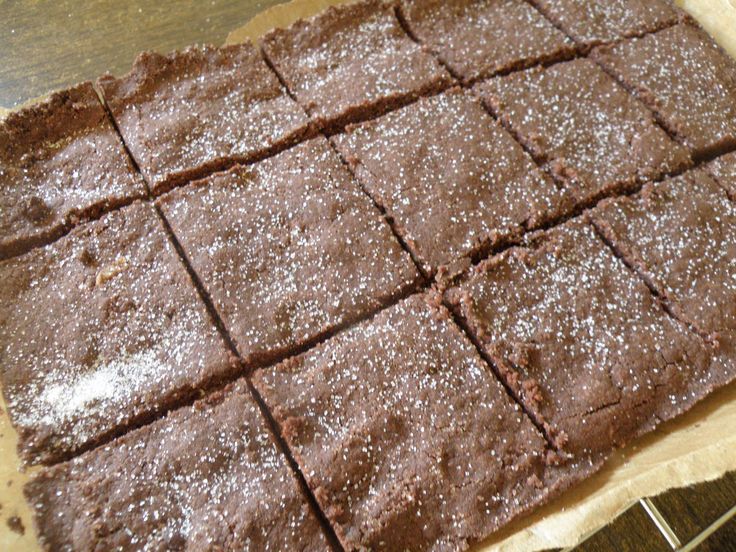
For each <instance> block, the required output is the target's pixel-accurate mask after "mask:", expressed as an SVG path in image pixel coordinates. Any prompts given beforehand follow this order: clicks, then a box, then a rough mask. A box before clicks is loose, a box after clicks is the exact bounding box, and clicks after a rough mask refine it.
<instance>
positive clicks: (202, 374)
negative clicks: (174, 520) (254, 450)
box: [0, 203, 230, 462]
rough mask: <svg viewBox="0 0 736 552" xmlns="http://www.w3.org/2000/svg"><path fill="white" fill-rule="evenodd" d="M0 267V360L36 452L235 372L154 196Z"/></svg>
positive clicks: (78, 442) (90, 437)
mask: <svg viewBox="0 0 736 552" xmlns="http://www.w3.org/2000/svg"><path fill="white" fill-rule="evenodd" d="M121 258H124V259H125V262H124V263H120V259H121ZM0 270H1V271H2V274H3V279H4V280H6V281H8V282H10V285H8V286H6V287H5V288H4V289H3V303H4V304H6V305H8V306H9V309H8V310H6V311H4V312H3V316H4V324H3V325H2V327H0V338H1V340H0V341H1V342H2V343H3V348H2V350H1V351H0V362H1V363H2V365H3V367H4V385H5V393H6V398H7V401H8V405H9V409H10V413H11V416H12V419H13V422H14V424H15V425H16V427H18V428H19V430H20V432H21V435H22V440H21V451H22V454H23V456H24V457H25V458H26V460H29V461H33V462H36V461H38V460H43V461H49V460H52V459H58V458H59V457H62V458H63V457H66V456H68V455H70V454H72V453H74V452H75V451H77V450H79V449H80V448H82V447H85V446H88V445H90V444H93V443H94V442H96V441H97V440H98V439H100V438H102V437H103V436H105V435H107V434H108V433H109V432H114V431H116V430H118V429H119V428H120V427H125V425H126V424H129V423H131V422H132V421H134V420H136V419H137V418H138V417H140V416H144V415H148V414H155V413H156V412H158V411H160V409H161V408H163V407H165V406H166V405H167V404H169V403H170V402H171V401H172V398H173V397H175V396H177V395H178V394H180V393H182V392H187V390H188V389H192V388H195V387H196V386H197V385H199V384H201V383H202V382H205V381H207V379H208V378H211V377H214V376H217V375H218V374H222V373H226V372H227V371H229V370H230V367H229V361H228V358H227V353H226V350H225V347H224V344H223V342H222V340H221V338H220V336H219V335H218V333H217V331H216V330H215V328H214V326H213V325H212V323H211V322H210V320H209V319H208V316H207V314H206V311H205V309H204V306H203V305H201V304H200V302H199V297H198V296H197V294H196V291H195V289H194V286H193V285H192V283H191V281H190V280H189V276H188V275H187V273H186V271H185V269H184V267H183V266H182V265H181V263H180V261H179V259H178V258H177V256H176V253H175V251H174V249H173V247H172V246H171V244H170V243H169V242H168V238H167V237H166V236H165V234H164V231H163V228H162V227H161V226H160V222H159V221H158V217H157V216H156V213H155V211H154V210H153V209H152V208H151V207H150V206H148V205H145V204H142V203H136V204H134V205H132V206H130V207H126V208H124V209H122V210H120V211H115V212H113V213H111V214H109V215H107V216H105V217H103V218H102V219H101V220H100V221H98V222H95V223H91V224H89V225H85V226H84V227H80V228H79V229H78V230H77V231H75V232H72V233H71V234H70V235H69V236H67V237H65V238H62V239H61V240H59V241H58V242H56V243H54V244H52V245H50V246H48V247H46V248H42V249H37V250H34V251H33V252H31V253H29V254H28V255H26V256H24V257H19V258H17V259H13V260H11V261H6V262H5V263H4V264H2V265H0ZM102 273H104V274H108V277H106V278H103V279H100V278H99V275H100V274H102ZM39 308H41V309H43V310H44V316H43V317H41V319H38V316H37V312H38V309H39ZM31 320H33V321H34V322H33V323H30V321H31Z"/></svg>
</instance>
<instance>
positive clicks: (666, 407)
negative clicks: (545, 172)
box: [447, 219, 712, 462]
mask: <svg viewBox="0 0 736 552" xmlns="http://www.w3.org/2000/svg"><path fill="white" fill-rule="evenodd" d="M447 299H448V301H449V302H450V304H452V305H453V308H454V309H456V311H457V314H458V315H459V316H461V317H462V319H463V320H464V323H465V324H467V326H468V327H469V329H470V331H471V332H472V333H473V334H474V335H475V336H476V338H477V340H478V342H479V343H480V345H481V347H482V348H483V350H484V351H485V353H486V354H487V355H488V356H489V357H490V358H491V359H492V360H493V362H494V364H495V366H496V368H497V370H498V372H499V373H500V374H501V375H502V377H503V378H504V379H505V381H506V383H507V384H508V386H509V387H510V388H511V389H512V391H513V392H514V393H515V394H516V396H518V397H519V398H520V400H521V401H523V403H524V404H525V406H526V408H527V409H528V411H529V412H530V413H532V415H533V416H534V417H535V419H536V421H537V422H538V423H540V424H543V426H544V427H545V428H546V430H547V433H548V436H549V437H550V438H551V439H554V440H555V442H556V443H557V445H558V446H560V447H562V448H563V449H564V450H565V451H567V452H569V453H570V454H572V455H573V456H574V457H575V458H577V459H578V460H579V461H581V462H582V461H584V459H585V458H592V459H596V458H597V457H598V456H599V455H601V454H605V453H607V452H608V451H609V450H610V449H611V447H613V446H621V445H623V444H624V443H626V442H628V441H630V440H631V439H632V438H634V437H635V436H637V435H640V434H642V433H644V432H646V431H649V430H651V429H652V428H653V427H654V426H656V425H657V424H658V423H659V422H660V421H662V420H666V419H669V418H672V417H674V416H676V415H677V414H679V413H681V412H683V411H684V410H686V409H687V408H688V407H689V406H691V405H692V404H693V403H694V402H695V401H697V400H698V399H700V398H703V397H704V396H705V395H706V394H707V393H708V392H709V391H710V390H711V389H712V386H711V385H710V382H709V380H708V369H709V367H708V350H707V348H706V346H705V344H704V343H703V342H702V340H701V339H700V338H699V337H698V336H697V335H695V334H693V333H691V332H690V331H689V330H688V328H687V327H685V326H684V325H683V324H680V323H678V322H677V321H675V320H673V319H672V318H670V317H669V316H668V315H667V313H666V312H665V311H664V309H663V308H662V307H661V305H660V304H659V303H658V301H657V299H656V298H655V297H654V296H653V295H652V294H651V293H650V291H649V289H648V288H647V286H646V285H645V284H644V282H642V281H641V279H640V278H638V277H637V276H636V275H635V274H634V273H632V272H631V271H630V270H629V269H628V268H627V267H626V266H625V265H624V263H623V262H622V261H620V260H618V259H617V258H616V257H615V256H614V255H613V253H612V252H611V250H610V249H609V248H608V247H607V246H606V245H605V243H604V242H603V241H602V240H601V239H600V238H599V237H598V236H597V235H596V234H595V232H594V230H593V228H592V227H591V226H590V225H589V224H588V223H587V222H585V221H584V220H581V219H573V221H571V222H568V223H565V224H564V225H561V226H558V227H556V228H554V229H552V230H550V231H548V232H544V233H536V234H534V235H532V236H531V237H529V238H527V239H526V243H525V245H524V246H523V247H518V248H512V249H509V250H507V251H506V252H504V253H503V254H501V255H499V256H497V257H494V258H491V259H489V260H488V261H485V262H484V263H482V264H481V265H478V267H476V268H475V269H474V270H473V271H472V272H471V275H470V277H469V279H468V280H467V281H466V282H464V283H463V284H461V285H460V286H459V287H456V288H451V289H450V290H448V292H447Z"/></svg>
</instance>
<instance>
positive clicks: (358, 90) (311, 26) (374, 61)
mask: <svg viewBox="0 0 736 552" xmlns="http://www.w3.org/2000/svg"><path fill="white" fill-rule="evenodd" d="M262 47H263V50H264V52H265V54H266V56H267V57H268V59H269V61H270V62H271V64H272V65H273V67H274V68H275V69H276V71H277V72H278V73H279V75H280V76H281V77H282V79H283V80H284V82H285V83H286V86H287V87H288V88H289V90H290V91H291V93H292V94H294V96H295V97H296V99H297V101H298V102H299V103H301V105H302V106H303V107H304V108H305V109H306V111H307V112H308V113H309V114H310V115H311V116H312V119H313V120H314V121H316V123H317V124H318V125H319V126H320V127H321V128H323V129H325V130H328V131H330V130H335V129H338V128H340V127H342V126H344V125H345V124H347V123H350V122H354V121H357V120H361V119H367V118H370V117H374V116H376V115H378V114H380V113H382V112H384V111H386V110H387V109H389V108H391V107H394V106H397V105H400V104H402V103H406V102H408V101H409V100H411V99H414V98H417V97H419V96H421V95H424V94H428V93H431V92H435V91H439V90H441V89H443V88H445V87H446V86H447V85H448V84H449V83H450V80H451V78H450V75H449V74H448V73H447V71H445V70H444V69H443V68H442V67H441V66H440V64H439V62H438V61H437V60H435V59H434V58H433V57H432V56H431V55H429V54H428V53H426V52H424V51H423V50H422V49H421V48H420V47H419V46H418V45H417V44H416V43H415V42H414V41H413V40H411V39H410V38H409V37H408V36H407V35H406V33H405V32H404V31H403V30H402V28H401V26H400V25H399V21H398V20H397V19H396V16H395V14H394V10H393V7H391V5H390V4H389V3H387V2H384V1H382V0H367V1H364V2H358V3H356V4H350V5H346V6H338V7H334V6H333V7H329V8H328V9H327V10H325V11H324V12H322V13H321V14H319V15H317V16H316V17H314V18H312V19H309V20H306V21H305V20H299V21H297V22H296V23H294V25H292V26H291V27H289V28H288V29H275V30H274V31H272V32H271V33H269V34H267V35H266V36H265V37H264V38H263V39H262Z"/></svg>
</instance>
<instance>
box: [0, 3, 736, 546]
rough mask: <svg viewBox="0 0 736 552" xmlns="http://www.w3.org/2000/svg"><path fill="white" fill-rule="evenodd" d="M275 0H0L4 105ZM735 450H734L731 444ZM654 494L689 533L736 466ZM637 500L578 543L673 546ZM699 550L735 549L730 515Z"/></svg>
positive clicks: (721, 494) (217, 40)
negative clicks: (712, 479) (719, 476)
mask: <svg viewBox="0 0 736 552" xmlns="http://www.w3.org/2000/svg"><path fill="white" fill-rule="evenodd" d="M277 3H279V1H278V0H205V1H197V0H177V1H173V0H156V1H154V2H151V1H150V0H148V1H146V0H132V1H122V0H86V1H79V0H60V1H32V0H0V13H2V22H0V52H2V63H0V106H2V107H6V108H11V107H14V106H16V105H18V104H21V103H24V102H26V101H28V100H31V99H33V98H36V97H38V96H41V95H43V94H45V93H47V92H48V91H50V90H54V89H58V88H62V87H65V86H68V85H71V84H74V83H77V82H80V81H82V80H86V79H94V78H96V77H97V76H99V75H100V74H102V73H104V72H106V71H110V72H112V73H114V74H123V73H125V72H127V71H128V69H129V68H130V65H131V63H132V62H133V60H134V59H135V56H136V55H137V54H138V53H139V52H140V51H142V50H156V51H159V52H162V53H165V52H168V51H170V50H173V49H176V48H181V47H184V46H186V45H188V44H192V43H205V42H207V43H213V44H221V43H222V42H223V41H224V40H225V37H226V36H227V33H228V32H229V31H231V30H233V29H234V28H236V27H238V26H239V25H242V24H244V23H245V22H246V21H248V20H249V19H250V18H251V17H252V16H253V15H255V14H256V13H258V12H259V11H261V10H263V9H264V8H266V7H268V6H270V5H273V4H277ZM734 454H736V451H735V452H734ZM653 503H654V504H655V505H656V507H657V508H658V509H659V510H660V512H661V513H662V515H663V516H664V517H665V518H666V519H667V520H668V521H669V523H670V525H671V526H672V528H673V530H674V531H675V532H676V534H677V536H678V537H679V538H680V540H681V541H682V542H683V544H684V543H685V542H687V541H688V540H689V539H691V538H693V537H694V536H695V535H697V534H698V533H699V532H700V531H702V530H703V529H704V528H706V527H707V526H708V525H709V524H710V523H711V522H712V521H714V520H715V519H716V518H718V516H720V515H721V514H722V513H723V512H725V511H727V510H728V509H729V508H730V507H732V506H733V505H734V504H736V474H729V475H727V476H726V477H724V478H723V479H721V480H719V481H716V482H712V483H706V484H702V485H698V486H696V487H694V488H690V489H679V490H675V491H671V492H669V493H666V494H665V495H663V496H660V497H657V498H655V499H654V500H653ZM671 549H672V548H671V547H670V546H669V545H668V544H667V542H666V541H665V540H664V537H663V536H662V534H661V533H660V532H659V531H658V530H657V529H656V527H655V526H654V524H653V523H652V521H651V519H650V518H649V516H648V515H647V513H646V512H645V511H644V510H643V508H642V507H641V506H640V505H634V506H633V507H632V508H631V509H630V510H628V511H627V512H626V513H625V514H623V515H622V516H620V517H619V518H617V519H616V520H614V521H613V522H612V523H611V524H610V525H609V526H607V527H606V528H605V529H603V530H602V531H600V532H598V533H596V534H595V535H593V536H591V537H590V538H589V539H588V540H586V541H585V542H584V543H583V544H582V545H580V546H579V547H578V548H577V550H580V551H585V552H597V551H603V550H620V551H625V550H635V551H639V550H643V551H650V550H651V551H653V552H657V551H660V550H665V551H666V550H671ZM698 550H703V551H708V552H710V551H711V550H712V551H725V552H729V551H732V550H735V551H736V521H731V522H729V523H727V524H726V525H724V526H723V527H722V528H721V529H720V530H719V531H717V532H716V533H715V534H714V535H713V536H711V537H710V538H709V539H708V540H706V541H705V542H704V543H703V544H702V545H701V546H700V548H698Z"/></svg>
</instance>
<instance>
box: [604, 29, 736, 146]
mask: <svg viewBox="0 0 736 552" xmlns="http://www.w3.org/2000/svg"><path fill="white" fill-rule="evenodd" d="M593 55H594V56H595V59H596V60H597V61H599V62H600V63H602V64H603V65H604V67H605V68H606V69H607V70H608V71H611V72H612V73H614V74H615V75H617V77H618V78H620V79H621V81H622V82H623V83H624V85H625V86H626V87H628V88H629V89H631V90H632V91H633V92H634V94H635V95H636V96H637V97H638V98H640V99H641V101H643V102H644V103H645V104H647V105H648V106H649V107H650V108H651V109H652V110H653V111H654V112H655V113H656V114H657V117H658V119H659V121H660V123H661V124H662V126H664V127H665V128H666V129H667V130H668V131H669V132H670V133H671V134H673V135H674V136H676V137H677V138H678V139H679V140H680V141H681V142H682V143H684V144H685V145H686V146H687V147H688V148H690V150H691V153H692V154H693V156H694V157H695V158H696V159H700V158H703V157H708V156H711V155H716V154H719V153H722V152H724V151H725V150H727V149H732V148H734V147H736V62H734V60H733V59H731V58H730V57H729V56H728V54H726V53H725V52H724V51H723V50H721V48H720V47H719V46H718V45H717V44H716V43H715V42H714V41H713V39H712V38H711V37H710V36H708V35H707V34H706V32H705V31H703V30H702V29H699V28H697V27H695V26H693V25H688V24H680V25H676V26H674V27H670V28H669V29H665V30H663V31H661V32H658V33H655V34H652V35H648V36H646V37H644V38H640V39H632V40H627V41H624V42H621V43H619V44H616V45H613V46H607V47H601V48H599V49H596V50H594V53H593Z"/></svg>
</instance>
